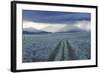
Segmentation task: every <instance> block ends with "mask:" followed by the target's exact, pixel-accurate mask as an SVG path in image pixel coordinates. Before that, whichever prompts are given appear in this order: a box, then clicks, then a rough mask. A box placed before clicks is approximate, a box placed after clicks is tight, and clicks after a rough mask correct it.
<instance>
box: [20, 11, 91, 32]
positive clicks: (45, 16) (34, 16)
mask: <svg viewBox="0 0 100 73" xmlns="http://www.w3.org/2000/svg"><path fill="white" fill-rule="evenodd" d="M22 18H23V28H35V29H39V30H44V31H48V32H60V31H61V32H63V31H69V30H75V29H82V30H90V20H91V14H90V13H80V12H58V11H37V10H23V11H22Z"/></svg>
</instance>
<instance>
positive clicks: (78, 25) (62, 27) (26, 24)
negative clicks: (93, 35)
mask: <svg viewBox="0 0 100 73" xmlns="http://www.w3.org/2000/svg"><path fill="white" fill-rule="evenodd" d="M26 28H31V29H32V28H33V29H37V30H41V31H46V32H67V31H77V30H78V31H90V29H91V26H90V21H77V22H75V23H73V24H52V25H51V24H50V23H36V22H31V21H23V29H26Z"/></svg>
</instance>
